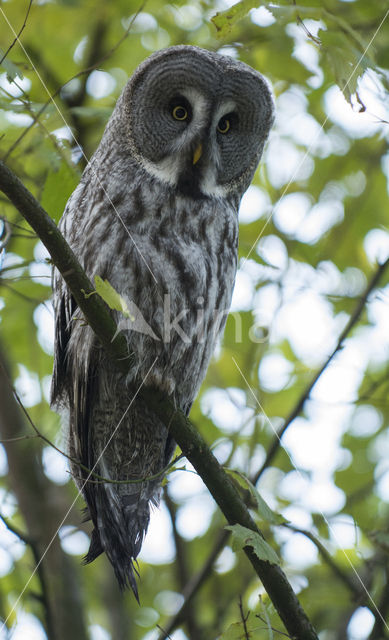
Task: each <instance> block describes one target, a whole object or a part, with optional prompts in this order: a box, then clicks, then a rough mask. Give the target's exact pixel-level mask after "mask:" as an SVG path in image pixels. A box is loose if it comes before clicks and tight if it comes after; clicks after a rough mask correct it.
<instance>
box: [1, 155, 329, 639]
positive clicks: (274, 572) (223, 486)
mask: <svg viewBox="0 0 389 640" xmlns="http://www.w3.org/2000/svg"><path fill="white" fill-rule="evenodd" d="M0 189H2V190H3V191H4V193H6V195H7V196H8V197H9V198H10V200H11V201H12V203H13V204H14V205H15V206H16V207H17V209H18V210H19V212H20V213H21V214H22V215H23V217H24V218H25V219H26V220H27V221H28V222H29V224H30V225H31V226H32V227H33V229H34V230H35V232H36V233H37V234H38V235H39V237H40V239H41V240H42V242H43V243H44V244H45V246H46V248H47V249H48V251H49V253H50V255H51V257H52V260H53V262H54V264H55V265H56V267H57V268H58V269H59V271H60V272H61V274H62V276H63V277H64V279H65V281H66V283H67V285H68V287H69V288H70V290H71V291H72V293H73V295H74V297H75V299H76V301H77V304H79V306H80V308H81V310H82V312H83V313H84V315H85V318H86V319H87V321H88V323H89V324H90V326H91V327H92V328H93V330H94V331H95V333H96V335H97V336H98V337H99V338H100V340H101V342H102V344H103V345H104V347H105V348H106V349H107V351H108V353H109V354H110V355H111V356H112V357H113V359H115V360H116V361H117V363H118V366H119V367H120V369H121V370H122V371H125V370H126V368H128V366H129V363H128V353H127V345H126V342H125V339H124V338H123V337H120V339H116V340H115V341H114V342H113V343H112V342H111V339H112V336H113V335H114V333H115V326H114V322H113V320H112V319H111V317H110V315H109V312H108V310H107V308H106V307H105V305H104V304H103V303H102V301H100V300H99V299H98V297H97V296H91V297H88V298H85V296H84V294H83V291H87V292H90V291H91V290H92V287H91V284H90V282H89V280H88V278H87V277H86V275H85V273H84V272H83V271H82V269H81V266H80V264H79V263H78V261H77V259H76V257H75V256H74V254H73V253H72V251H71V250H70V248H69V247H68V246H67V244H66V242H65V240H64V239H63V238H62V236H61V234H60V232H59V231H58V230H57V228H56V226H55V224H54V223H53V221H52V220H51V219H50V218H49V216H48V215H47V213H46V212H45V211H44V210H43V209H42V207H41V206H40V205H39V203H38V202H37V201H36V200H35V199H34V197H33V196H32V194H31V193H30V192H29V191H28V190H27V189H26V188H25V187H24V185H23V184H22V183H21V182H20V180H19V179H18V178H17V177H16V176H15V175H14V174H13V173H12V172H11V171H10V170H9V169H8V168H7V167H6V166H5V165H4V164H3V163H0ZM126 360H127V362H126ZM141 395H142V396H143V398H144V399H145V400H146V401H147V403H148V404H149V406H151V407H152V408H153V409H154V411H155V413H156V414H157V415H158V416H159V417H160V418H161V420H162V421H163V422H164V423H165V424H166V425H168V426H169V429H170V432H171V434H172V436H173V437H174V439H175V440H176V442H177V443H178V445H179V446H180V447H181V450H182V451H183V453H184V454H185V455H186V457H187V458H188V460H190V462H191V463H192V464H193V466H194V467H195V469H196V471H197V472H198V473H199V475H200V476H201V478H202V480H203V481H204V483H205V484H206V486H207V488H208V489H209V491H210V493H211V494H212V496H213V497H214V499H215V501H216V502H217V504H218V505H219V507H220V509H221V510H222V512H223V513H224V515H225V517H226V519H227V521H228V522H229V523H230V524H237V523H238V524H241V525H242V526H244V527H247V528H249V529H251V530H252V531H255V532H257V533H260V532H259V530H258V528H257V526H256V524H255V522H254V521H253V519H252V517H251V515H250V513H249V511H248V509H247V507H246V505H245V504H244V502H243V501H242V500H241V498H240V496H239V494H238V491H237V489H236V488H235V486H234V484H233V483H232V481H231V479H230V478H229V476H228V475H227V474H226V473H225V472H224V470H223V469H222V467H221V466H220V465H219V463H218V461H217V460H216V458H215V456H214V455H213V454H212V453H211V451H210V449H209V448H208V447H207V445H206V443H205V441H204V439H203V438H202V436H201V435H200V434H199V433H198V431H197V430H196V429H195V428H194V427H193V425H192V424H191V423H190V422H189V420H188V419H187V418H186V416H185V415H184V414H183V413H182V412H181V411H179V410H177V409H176V408H175V407H174V405H173V403H172V402H171V401H170V400H169V398H167V397H166V396H165V395H164V394H162V393H161V392H160V391H159V390H157V389H150V388H149V389H147V388H143V389H142V390H141ZM244 550H245V553H246V555H247V557H248V559H249V560H250V562H251V564H252V566H253V568H254V570H255V572H256V573H257V575H258V576H259V578H260V579H261V581H262V583H263V585H264V587H265V589H266V591H267V593H268V594H269V596H270V598H271V600H272V602H273V604H274V606H275V608H276V610H277V612H278V614H279V616H280V618H281V619H282V621H283V623H284V625H285V628H286V629H287V631H288V633H289V634H290V635H291V636H292V638H295V639H296V640H317V634H316V632H315V630H314V629H313V627H312V625H311V623H310V621H309V619H308V617H307V616H306V614H305V612H304V611H303V609H302V607H301V605H300V603H299V601H298V599H297V597H296V595H295V593H294V592H293V589H292V587H291V585H290V584H289V582H288V580H287V578H286V576H285V574H284V572H283V571H282V569H281V568H280V567H279V566H277V565H272V564H270V563H268V562H265V561H263V560H260V559H259V558H258V557H257V556H256V555H255V553H254V551H253V550H252V548H251V547H245V549H244Z"/></svg>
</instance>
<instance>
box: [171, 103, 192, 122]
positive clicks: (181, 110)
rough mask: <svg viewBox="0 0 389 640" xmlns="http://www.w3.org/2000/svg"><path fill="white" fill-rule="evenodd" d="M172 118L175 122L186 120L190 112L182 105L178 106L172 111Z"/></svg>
mask: <svg viewBox="0 0 389 640" xmlns="http://www.w3.org/2000/svg"><path fill="white" fill-rule="evenodd" d="M172 116H173V118H174V119H175V120H186V119H187V117H188V110H187V109H185V107H183V106H182V105H180V104H179V105H177V106H176V107H174V109H173V111H172Z"/></svg>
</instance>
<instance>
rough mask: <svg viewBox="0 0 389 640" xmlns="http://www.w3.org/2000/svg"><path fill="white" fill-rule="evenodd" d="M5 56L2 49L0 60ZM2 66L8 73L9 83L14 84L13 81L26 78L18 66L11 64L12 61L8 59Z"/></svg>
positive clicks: (0, 50) (5, 59)
mask: <svg viewBox="0 0 389 640" xmlns="http://www.w3.org/2000/svg"><path fill="white" fill-rule="evenodd" d="M4 54H5V51H3V49H1V47H0V60H1V58H2V57H3V55H4ZM1 66H2V67H3V68H4V69H5V71H6V73H7V80H8V82H12V80H15V78H20V80H22V79H23V77H24V76H23V74H22V72H21V71H20V69H19V67H17V66H16V64H14V63H13V62H11V60H9V59H8V58H4V60H3V62H2V63H1Z"/></svg>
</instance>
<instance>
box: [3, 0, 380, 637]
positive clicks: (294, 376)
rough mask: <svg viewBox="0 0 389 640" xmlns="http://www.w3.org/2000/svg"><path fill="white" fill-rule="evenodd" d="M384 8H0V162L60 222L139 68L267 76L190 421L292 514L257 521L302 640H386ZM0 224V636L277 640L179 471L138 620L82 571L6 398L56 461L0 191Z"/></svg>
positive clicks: (75, 524)
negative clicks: (266, 126) (151, 62)
mask: <svg viewBox="0 0 389 640" xmlns="http://www.w3.org/2000/svg"><path fill="white" fill-rule="evenodd" d="M230 4H232V3H230ZM226 12H227V13H226ZM388 13H389V3H388V2H387V0H384V1H383V0H370V1H369V2H367V1H366V0H354V1H353V0H348V1H342V0H327V1H326V2H325V6H324V5H323V3H322V2H319V1H318V0H301V2H299V3H298V5H296V3H294V2H293V1H289V0H285V1H281V2H273V3H269V2H262V3H259V1H257V2H247V0H246V1H244V2H241V3H239V5H238V6H237V7H233V8H232V9H231V8H230V5H229V4H228V3H226V2H224V1H222V0H220V1H213V0H210V1H209V2H206V1H199V0H192V1H191V0H177V1H176V2H175V3H174V4H173V3H172V4H170V3H165V2H161V1H160V0H146V2H144V3H143V4H142V5H140V3H138V2H134V1H133V0H126V1H125V2H124V0H113V1H112V2H109V3H108V2H104V1H101V0H100V1H97V2H92V1H90V0H81V1H80V0H62V1H59V0H52V1H46V0H38V1H37V2H33V3H30V4H28V2H26V1H23V2H22V1H21V0H8V1H6V2H2V3H1V4H0V47H1V50H0V60H1V69H0V130H1V137H0V146H1V157H2V159H3V160H5V161H6V163H7V164H8V165H9V166H10V167H11V168H12V169H13V170H14V171H15V172H16V173H17V175H18V176H19V177H20V178H21V179H22V180H23V182H24V183H25V184H26V186H27V187H28V188H29V189H31V191H32V192H33V193H34V195H35V196H36V197H37V198H38V199H39V200H40V201H41V203H42V205H43V206H44V207H45V208H46V210H47V211H48V212H49V213H50V215H51V216H52V217H53V218H54V219H55V220H56V221H58V219H59V217H60V215H61V213H62V210H63V208H64V204H65V202H66V200H67V198H68V197H69V195H70V193H71V192H72V190H73V189H74V187H75V185H76V184H77V182H78V180H79V177H80V175H81V172H82V170H83V168H84V166H85V164H86V161H87V159H88V158H89V157H90V156H91V154H92V153H93V151H94V149H95V148H96V146H97V144H98V142H99V140H100V137H101V135H102V131H103V129H104V126H105V124H106V122H107V119H108V117H109V115H110V113H111V111H112V108H113V106H114V104H115V101H116V99H117V97H118V95H119V93H120V91H121V89H122V88H123V86H124V84H125V82H126V80H127V78H128V76H129V75H130V74H131V73H132V71H133V70H134V69H135V67H136V66H137V65H138V64H139V63H140V62H141V61H142V60H143V59H144V58H145V57H146V56H148V55H149V54H150V53H151V52H153V51H155V50H157V49H160V48H162V47H166V46H169V45H175V44H194V45H198V46H201V47H205V48H209V49H212V50H217V51H220V52H221V53H224V54H226V55H231V56H234V57H239V58H240V59H241V60H243V61H245V62H247V63H248V64H250V65H252V66H253V67H255V68H256V69H258V70H259V71H260V72H262V73H263V74H264V75H265V76H266V77H267V78H268V79H269V81H270V82H271V84H272V86H273V89H274V93H275V98H276V103H277V120H276V124H275V126H274V129H273V131H272V134H271V137H270V140H269V143H268V145H267V148H266V151H265V154H264V159H263V161H262V163H261V167H260V169H259V170H258V172H257V174H256V176H255V180H254V182H253V185H252V186H251V187H250V189H249V190H248V192H247V193H246V195H245V196H244V199H243V201H242V206H241V231H240V267H239V272H238V276H237V281H236V289H235V294H234V299H233V308H232V313H231V315H230V317H229V320H228V323H227V329H226V332H225V337H224V341H223V345H222V346H221V348H220V350H219V351H218V353H217V354H216V355H215V358H214V360H213V362H212V364H211V366H210V369H209V371H208V375H207V378H206V380H205V382H204V384H203V387H202V390H201V393H200V395H199V398H198V399H197V401H196V403H195V405H194V407H193V410H192V413H191V417H192V419H193V421H194V423H195V424H196V425H197V427H198V428H199V429H200V431H201V432H202V433H203V435H204V436H205V438H206V439H207V441H208V442H209V443H210V444H212V446H213V451H214V452H215V454H216V455H217V457H218V459H219V460H220V461H221V463H222V464H224V465H226V466H228V467H229V468H232V469H236V470H239V471H241V472H242V473H244V474H246V475H247V476H248V477H250V478H251V479H252V480H255V481H256V482H257V488H258V489H259V491H260V493H261V495H262V496H263V497H264V498H265V499H266V500H267V502H268V504H269V505H270V506H271V507H272V508H273V509H274V510H275V511H277V512H279V513H281V514H282V515H283V516H284V517H285V518H286V519H287V520H288V523H287V524H285V525H283V526H281V525H280V526H271V525H270V524H268V523H266V522H261V523H260V526H261V528H262V530H263V531H264V532H265V534H266V538H267V540H268V541H269V542H270V543H271V544H272V546H273V547H274V549H275V550H276V551H277V553H278V554H279V557H280V558H281V564H282V566H283V568H284V570H285V571H286V573H287V575H288V578H289V580H290V581H291V583H292V584H293V586H294V588H295V590H296V591H297V592H298V594H299V598H300V599H301V602H302V604H303V606H304V608H305V610H306V611H307V613H308V615H309V616H310V618H311V620H312V622H313V624H314V626H315V628H316V629H317V631H318V632H319V634H320V640H344V639H345V638H348V639H349V640H364V639H369V640H381V639H382V638H389V627H388V624H389V579H388V578H389V575H388V574H389V562H388V560H389V558H388V548H389V508H388V501H389V463H388V459H389V456H388V454H389V439H388V435H387V426H388V421H389V402H388V392H389V376H388V373H389V275H388V274H389V268H388V269H386V270H385V266H386V264H385V261H386V260H387V259H388V255H389V231H388V226H389V218H388V177H389V155H388V149H387V143H388V138H389V128H388V127H389V124H388V119H389V116H388V86H389V71H388V69H389V46H388V43H389V18H387V16H388ZM216 14H218V15H217V17H216V18H215V19H214V21H212V18H214V17H215V15H216ZM135 16H136V17H135ZM16 35H18V38H19V41H18V42H17V41H15V38H16ZM0 216H1V221H0V237H1V238H2V239H3V242H4V243H5V239H6V238H7V239H8V238H9V239H8V242H7V246H6V252H5V255H4V251H3V252H2V253H1V257H0V259H1V261H2V268H1V271H0V316H1V317H0V340H1V344H0V348H1V368H0V378H1V379H0V437H1V439H2V441H3V444H2V445H1V448H0V473H1V478H0V483H1V484H0V511H1V522H0V575H1V583H0V616H1V618H2V620H3V621H4V624H3V626H2V629H1V631H0V638H1V640H3V639H6V638H13V639H14V640H15V639H17V640H19V639H21V638H23V639H25V638H31V639H32V640H41V639H43V638H46V637H49V638H50V640H51V639H52V638H55V639H62V638H69V637H72V638H73V639H74V640H79V639H82V640H84V638H85V639H87V638H89V639H90V640H109V639H112V640H140V639H142V640H156V639H157V638H159V640H162V638H164V637H166V633H169V634H170V637H171V638H174V639H175V640H185V639H186V638H189V639H190V640H211V639H216V638H220V639H223V640H228V639H229V640H233V639H238V638H248V637H250V638H253V639H262V638H263V639H270V638H273V637H274V638H277V637H283V636H282V635H278V631H282V624H281V622H280V621H279V619H278V618H277V616H276V614H275V613H274V610H273V608H272V605H271V602H270V601H269V598H268V597H267V595H266V593H264V591H263V588H262V586H261V584H260V583H259V581H258V579H257V578H256V576H255V575H254V574H253V573H252V570H251V567H250V566H249V564H248V563H247V561H246V558H245V557H244V556H243V554H242V553H241V552H238V553H236V552H234V551H233V550H232V548H231V543H230V540H229V537H228V534H227V533H226V532H225V531H224V530H223V527H224V522H223V518H222V516H221V515H220V513H219V512H218V510H217V509H216V507H215V505H214V503H213V501H212V500H211V498H210V497H209V496H208V495H207V492H206V490H205V488H204V486H203V484H202V482H201V480H200V479H199V478H198V477H197V476H196V474H194V473H193V472H192V470H191V468H190V466H189V465H182V468H180V469H179V470H175V471H174V472H173V473H171V474H170V475H169V478H168V482H167V484H166V486H165V488H164V501H163V505H162V506H161V509H160V510H159V511H158V512H155V513H154V514H153V517H152V523H151V527H150V532H149V535H148V537H147V540H146V543H145V547H144V550H143V552H142V555H141V559H140V573H141V583H140V595H141V606H140V607H138V605H137V604H136V602H135V600H134V599H133V597H132V596H131V594H129V593H126V594H124V596H121V595H120V594H119V593H118V590H117V587H116V584H115V581H114V578H113V575H112V572H111V568H110V566H109V565H108V563H107V562H106V560H105V559H104V558H100V559H98V560H97V561H96V562H95V563H94V564H93V565H91V566H88V567H81V559H82V555H83V554H84V553H85V551H86V549H87V546H88V533H89V531H90V529H89V525H88V524H85V523H83V522H82V514H81V508H82V501H81V500H80V499H79V498H78V499H77V496H76V490H75V487H74V485H73V483H72V482H71V480H70V478H69V474H68V473H67V471H66V461H65V459H64V458H63V456H61V454H60V452H58V451H56V450H55V449H54V448H53V447H51V446H50V445H49V444H48V443H47V442H44V441H43V440H42V438H37V437H35V436H34V431H33V429H32V427H31V425H30V424H29V422H28V419H27V417H26V414H25V413H23V411H22V410H21V408H20V406H18V403H17V401H16V399H15V396H14V394H13V391H12V385H14V388H15V389H16V392H17V394H18V396H19V400H20V402H21V403H22V404H23V406H24V407H25V409H26V411H27V412H28V415H29V416H30V418H31V420H32V421H33V422H34V424H35V425H36V426H37V427H38V429H39V431H40V433H41V434H43V435H44V436H45V437H46V438H47V439H48V440H50V441H51V442H52V443H54V444H55V445H56V446H57V447H58V448H59V449H62V448H64V442H63V439H62V437H61V431H60V423H59V418H58V416H56V415H55V414H53V413H52V412H51V411H50V408H49V405H48V391H49V386H50V374H51V367H52V344H53V328H52V325H53V319H52V309H51V303H50V272H51V269H50V265H49V263H48V260H47V254H46V252H45V250H44V248H43V246H42V244H41V243H40V242H39V240H38V239H37V237H36V236H35V234H34V233H32V231H31V230H30V229H29V228H28V226H27V225H26V223H25V222H24V221H23V219H22V218H21V216H20V215H19V214H18V212H17V211H15V209H14V208H13V207H12V206H10V204H9V203H8V201H7V199H6V198H5V197H0ZM102 250H104V249H103V247H102ZM377 274H379V275H380V278H379V279H376V280H377V281H373V280H372V279H373V278H374V277H375V275H377ZM369 283H370V284H369ZM342 332H343V335H342ZM340 337H342V340H341V343H339V338H340ZM332 356H333V357H332ZM321 369H323V372H322V373H321V375H320V376H319V377H318V379H317V383H316V377H317V373H318V372H319V371H320V370H321ZM6 372H7V373H6ZM315 376H316V377H315ZM313 383H314V384H313ZM277 433H278V434H279V436H281V433H282V434H283V435H282V440H281V441H280V437H277ZM57 532H58V535H57ZM48 544H50V548H49V551H48V552H47V553H45V556H44V559H43V561H40V559H41V557H42V554H43V553H44V552H45V549H46V548H47V546H48ZM186 602H188V604H187V605H185V603H186ZM247 616H248V618H247V622H246V626H247V628H248V634H246V635H245V631H244V624H243V619H244V618H246V617H247ZM272 627H273V628H274V629H275V630H274V631H272V630H271V628H272ZM162 630H165V633H164V632H163V631H162Z"/></svg>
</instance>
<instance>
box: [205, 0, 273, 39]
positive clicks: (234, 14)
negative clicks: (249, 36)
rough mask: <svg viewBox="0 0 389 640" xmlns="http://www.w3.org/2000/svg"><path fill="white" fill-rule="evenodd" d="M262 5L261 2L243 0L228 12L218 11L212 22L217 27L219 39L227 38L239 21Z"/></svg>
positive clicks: (258, 0) (257, 0)
mask: <svg viewBox="0 0 389 640" xmlns="http://www.w3.org/2000/svg"><path fill="white" fill-rule="evenodd" d="M261 4H262V3H261V2H260V0H242V2H237V3H236V4H234V5H233V6H232V7H230V8H229V9H227V10H226V11H218V12H217V14H216V15H215V16H213V18H211V21H212V22H213V24H214V25H215V27H216V31H217V37H218V38H225V37H226V36H228V34H229V33H230V32H231V31H232V28H233V27H234V26H235V25H236V23H237V22H239V20H242V18H244V17H245V16H246V15H247V14H248V12H249V11H250V9H255V8H257V7H258V6H259V5H261Z"/></svg>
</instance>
